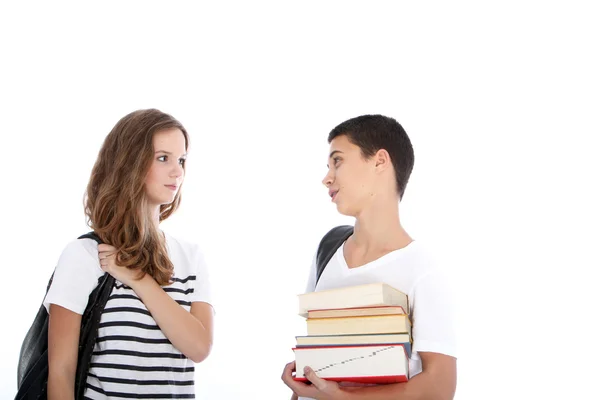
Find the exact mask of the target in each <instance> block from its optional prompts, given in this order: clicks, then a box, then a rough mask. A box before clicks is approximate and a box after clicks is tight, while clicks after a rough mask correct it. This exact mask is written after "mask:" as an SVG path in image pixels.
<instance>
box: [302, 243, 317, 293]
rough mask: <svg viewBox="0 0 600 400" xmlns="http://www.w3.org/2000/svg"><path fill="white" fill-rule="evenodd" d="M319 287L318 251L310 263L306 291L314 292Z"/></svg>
mask: <svg viewBox="0 0 600 400" xmlns="http://www.w3.org/2000/svg"><path fill="white" fill-rule="evenodd" d="M316 288H317V253H316V252H315V255H314V256H313V260H312V264H311V265H310V271H309V273H308V280H307V281H306V290H305V293H311V292H314V291H315V289H316Z"/></svg>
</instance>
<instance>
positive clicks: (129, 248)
mask: <svg viewBox="0 0 600 400" xmlns="http://www.w3.org/2000/svg"><path fill="white" fill-rule="evenodd" d="M173 128H177V129H179V130H181V132H182V133H183V136H184V137H185V148H186V150H187V148H188V145H189V137H188V134H187V131H186V130H185V128H184V127H183V125H181V123H180V122H179V121H177V120H176V119H175V118H173V117H172V116H171V115H169V114H165V113H163V112H161V111H159V110H156V109H148V110H138V111H134V112H132V113H130V114H128V115H126V116H125V117H123V118H122V119H121V120H120V121H119V122H117V124H116V125H115V127H114V128H113V129H112V131H110V133H109V134H108V136H107V137H106V139H105V140H104V143H103V145H102V148H101V149H100V152H99V153H98V158H97V160H96V164H95V165H94V168H93V169H92V173H91V176H90V181H89V183H88V186H87V192H86V196H85V200H84V206H85V214H86V217H87V223H88V225H89V226H90V228H92V229H93V230H94V232H96V234H97V235H98V236H99V237H100V238H101V239H102V241H104V243H107V244H110V245H111V246H114V247H116V248H117V256H116V262H117V264H118V265H120V266H123V267H127V268H131V269H136V270H139V271H140V272H145V273H147V274H149V275H150V276H152V277H153V278H154V279H155V280H156V282H158V284H160V285H168V284H169V283H170V280H171V277H172V275H173V264H172V263H171V260H170V259H169V257H168V254H167V247H166V242H165V239H164V237H163V236H162V235H161V234H160V233H159V231H158V229H156V226H155V224H154V222H153V221H152V213H151V210H150V208H149V204H148V199H147V195H146V190H145V179H146V175H147V174H148V171H149V170H150V167H151V165H152V162H153V160H154V151H155V150H154V147H153V144H152V138H153V136H154V134H156V133H157V132H160V131H164V130H166V129H173ZM184 168H185V167H184ZM180 202H181V188H180V190H179V191H178V193H177V195H176V196H175V200H173V202H172V203H170V204H163V205H161V206H160V216H159V220H160V221H163V220H165V219H167V218H168V217H169V216H170V215H171V214H173V212H175V210H177V208H178V207H179V204H180Z"/></svg>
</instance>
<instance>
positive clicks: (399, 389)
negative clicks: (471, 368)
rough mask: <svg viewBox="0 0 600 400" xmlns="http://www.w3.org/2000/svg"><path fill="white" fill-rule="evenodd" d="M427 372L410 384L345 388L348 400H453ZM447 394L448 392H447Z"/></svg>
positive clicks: (414, 378) (412, 380) (419, 375)
mask: <svg viewBox="0 0 600 400" xmlns="http://www.w3.org/2000/svg"><path fill="white" fill-rule="evenodd" d="M430 378H431V376H428V374H427V373H426V372H422V373H420V374H418V375H416V376H415V377H413V378H412V379H410V380H409V381H408V382H405V383H394V384H390V385H379V386H368V387H352V388H343V390H344V392H345V393H344V395H345V396H344V399H347V400H363V399H368V400H452V399H453V398H454V391H452V393H445V391H444V390H443V388H440V387H438V385H436V383H435V382H434V381H433V379H430ZM446 392H447V391H446Z"/></svg>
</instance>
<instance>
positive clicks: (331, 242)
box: [315, 225, 354, 285]
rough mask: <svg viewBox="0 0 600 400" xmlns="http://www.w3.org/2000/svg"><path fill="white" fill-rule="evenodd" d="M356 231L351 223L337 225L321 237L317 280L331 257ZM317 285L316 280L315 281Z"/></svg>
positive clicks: (318, 251)
mask: <svg viewBox="0 0 600 400" xmlns="http://www.w3.org/2000/svg"><path fill="white" fill-rule="evenodd" d="M352 233H354V227H353V226H350V225H340V226H336V227H335V228H333V229H332V230H330V231H329V232H327V234H326V235H325V236H323V239H321V243H319V248H318V250H317V282H319V278H320V277H321V274H322V273H323V270H324V269H325V267H326V266H327V263H328V262H329V260H331V257H333V255H334V254H335V252H336V251H337V249H339V248H340V246H341V245H342V243H344V242H345V241H346V239H348V238H349V237H350V236H352ZM315 285H316V282H315Z"/></svg>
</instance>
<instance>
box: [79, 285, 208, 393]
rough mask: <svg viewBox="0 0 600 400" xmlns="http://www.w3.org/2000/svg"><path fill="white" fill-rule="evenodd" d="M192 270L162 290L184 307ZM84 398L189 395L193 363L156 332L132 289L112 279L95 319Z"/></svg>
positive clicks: (144, 307)
mask: <svg viewBox="0 0 600 400" xmlns="http://www.w3.org/2000/svg"><path fill="white" fill-rule="evenodd" d="M195 280H196V276H195V275H190V276H187V277H186V278H184V279H179V278H173V283H172V284H171V285H169V286H165V287H164V288H163V289H164V291H165V292H166V293H167V294H168V295H169V296H171V297H172V298H173V299H174V300H175V301H176V302H177V303H178V304H180V305H181V306H182V307H183V308H184V309H186V310H187V311H189V310H190V308H191V301H190V300H189V297H190V295H192V294H193V293H194V287H193V284H194V281H195ZM85 398H86V399H93V400H97V399H106V398H116V399H119V398H122V399H193V398H194V363H193V361H191V360H189V359H188V358H187V357H186V356H185V355H183V354H182V353H181V352H180V351H179V350H177V349H176V348H175V347H174V346H173V345H172V344H171V342H170V341H169V340H168V339H167V338H166V337H165V335H164V334H163V333H162V331H161V330H160V328H159V327H158V325H157V324H156V321H154V319H153V318H152V316H151V315H150V313H149V312H148V309H147V308H146V306H145V305H144V303H142V301H141V300H140V299H139V297H138V296H137V295H136V294H135V292H134V291H133V290H132V289H131V288H129V287H127V286H125V285H123V284H122V283H121V282H115V286H114V287H113V290H112V293H111V296H110V297H109V299H108V302H107V304H106V308H105V309H104V312H103V314H102V317H101V319H100V327H99V330H98V339H97V341H96V345H95V347H94V353H93V355H92V362H91V364H90V369H89V373H88V378H87V387H86V390H85Z"/></svg>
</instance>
